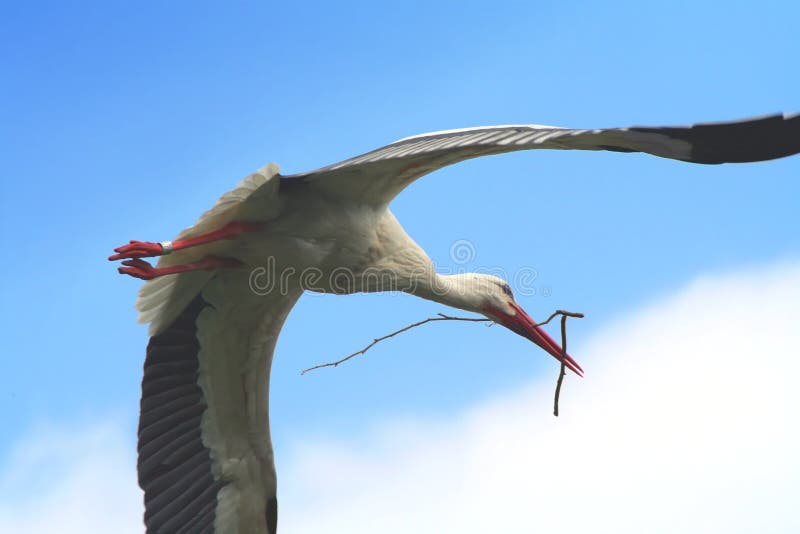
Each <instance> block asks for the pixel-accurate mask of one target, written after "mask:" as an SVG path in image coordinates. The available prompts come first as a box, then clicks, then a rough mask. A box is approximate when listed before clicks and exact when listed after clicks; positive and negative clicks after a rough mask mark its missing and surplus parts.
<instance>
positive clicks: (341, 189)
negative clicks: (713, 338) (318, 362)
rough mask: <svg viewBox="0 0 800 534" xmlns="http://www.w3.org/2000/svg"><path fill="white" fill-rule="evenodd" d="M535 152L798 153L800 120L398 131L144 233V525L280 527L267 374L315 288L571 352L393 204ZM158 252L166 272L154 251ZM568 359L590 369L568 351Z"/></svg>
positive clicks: (128, 253) (266, 530)
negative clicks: (415, 233)
mask: <svg viewBox="0 0 800 534" xmlns="http://www.w3.org/2000/svg"><path fill="white" fill-rule="evenodd" d="M532 148H559V149H588V150H613V151H620V152H633V151H644V152H649V153H652V154H656V155H660V156H663V157H668V158H672V159H681V160H686V161H693V162H698V163H722V162H740V161H757V160H764V159H773V158H776V157H782V156H786V155H790V154H794V153H797V152H800V116H797V115H795V116H792V117H782V116H771V117H766V118H762V119H755V120H750V121H742V122H736V123H719V124H711V125H700V126H695V127H685V128H623V129H606V130H571V129H566V128H556V127H548V126H504V127H487V128H470V129H462V130H450V131H444V132H435V133H433V134H425V135H422V136H414V137H410V138H406V139H402V140H400V141H397V142H395V143H392V144H390V145H387V146H386V147H383V148H381V149H378V150H375V151H373V152H370V153H367V154H364V155H362V156H358V157H356V158H352V159H349V160H345V161H343V162H341V163H337V164H334V165H331V166H329V167H324V168H322V169H319V170H317V171H313V172H309V173H303V174H298V175H293V176H281V175H280V174H279V171H278V167H277V166H276V165H274V164H270V165H267V166H265V167H263V168H262V169H260V170H259V171H257V172H256V173H254V174H252V175H250V176H248V177H246V178H245V179H244V180H243V181H242V182H241V183H240V184H239V186H237V188H236V189H234V190H233V191H231V192H229V193H226V194H225V195H223V197H222V198H220V200H219V201H218V202H217V204H216V205H215V206H214V207H213V208H212V209H211V210H209V211H208V212H207V213H206V214H204V215H203V216H202V217H201V218H200V220H199V221H198V222H197V223H196V224H195V225H194V226H192V227H190V228H188V229H187V230H185V231H184V232H182V233H181V234H180V235H179V236H178V238H177V239H176V241H174V242H165V243H162V244H157V243H141V242H132V243H131V244H130V245H126V246H124V247H119V248H118V249H117V252H118V254H116V255H115V256H112V258H111V259H125V258H128V261H126V262H124V267H122V268H120V272H123V273H126V274H131V275H133V276H137V277H140V278H144V279H147V280H149V281H148V282H147V283H146V284H145V286H144V287H143V288H142V290H141V292H140V297H139V301H138V302H137V308H138V309H139V311H140V312H141V315H140V320H141V321H143V322H149V323H150V333H151V336H152V337H151V339H150V343H149V345H148V351H147V358H146V361H145V372H144V378H143V382H142V406H141V418H140V425H139V465H138V472H139V482H140V485H141V486H142V488H143V489H144V491H145V507H146V512H145V523H146V524H147V529H148V532H159V533H160V532H170V533H171V532H212V533H216V534H220V533H225V534H228V533H230V534H236V533H241V534H250V533H252V534H275V532H276V528H277V527H276V522H277V500H276V499H277V497H276V495H277V489H276V488H277V486H276V475H275V467H274V459H273V453H272V446H271V440H270V433H269V407H268V396H269V395H268V391H269V388H268V386H269V373H270V367H271V362H272V357H273V351H274V348H275V344H276V341H277V338H278V334H279V333H280V330H281V327H282V325H283V323H284V321H285V320H286V317H287V316H288V314H289V312H290V311H291V309H292V307H293V306H294V304H295V302H296V301H297V299H298V298H299V297H300V296H301V294H302V293H303V292H304V291H317V292H325V293H337V294H348V293H355V292H373V291H387V290H396V291H404V292H407V293H411V294H414V295H417V296H420V297H422V298H426V299H430V300H434V301H436V302H440V303H443V304H447V305H449V306H454V307H457V308H461V309H464V310H468V311H472V312H477V313H480V314H483V315H485V316H486V317H488V318H490V319H492V320H494V321H495V322H498V323H500V324H503V325H504V326H506V327H508V328H509V329H511V330H513V331H514V332H516V333H518V334H520V335H523V336H524V337H527V338H528V339H530V340H531V341H533V342H535V343H536V344H537V345H539V346H540V347H542V348H543V349H544V350H545V351H546V352H548V353H549V354H551V355H552V356H554V357H556V358H557V359H561V358H562V354H561V350H560V347H558V345H557V344H556V343H555V342H554V341H553V340H552V339H551V338H550V337H549V336H548V335H547V334H546V333H544V331H542V330H541V329H540V328H539V327H538V326H537V325H536V324H535V322H534V321H533V320H532V319H531V318H530V316H528V315H527V314H526V313H525V312H524V311H523V310H522V308H521V307H520V306H519V305H518V304H517V303H516V302H515V301H514V298H513V296H512V294H511V290H510V288H509V287H508V284H506V283H505V282H504V281H503V280H501V279H499V278H496V277H493V276H488V275H478V274H466V275H464V274H462V275H453V276H443V275H439V274H437V273H436V272H435V269H434V266H433V263H432V262H431V260H430V259H429V257H428V256H427V254H426V253H425V252H424V251H423V250H422V249H421V248H420V247H419V246H418V245H417V244H416V243H415V242H414V240H413V239H412V238H411V237H410V236H409V235H408V234H407V233H406V232H405V230H404V229H403V227H402V225H401V224H400V223H399V222H398V221H397V219H396V218H395V217H394V215H393V214H392V213H391V211H390V210H389V208H388V206H389V203H390V202H391V200H392V199H393V198H394V197H395V196H396V195H397V194H398V193H399V192H400V191H402V190H403V189H404V188H405V187H407V186H408V185H409V184H410V183H411V182H413V181H414V180H415V179H417V178H419V177H420V176H423V175H425V174H428V173H430V172H432V171H433V170H436V169H438V168H441V167H443V166H445V165H449V164H452V163H456V162H458V161H463V160H465V159H469V158H474V157H479V156H483V155H489V154H498V153H501V152H508V151H513V150H526V149H532ZM147 256H161V258H160V260H159V263H158V266H157V267H156V268H153V267H150V265H149V264H147V263H146V262H144V261H143V260H141V259H140V258H142V257H147ZM564 362H565V364H566V365H567V367H569V368H570V369H571V370H572V371H574V372H576V373H578V374H581V373H582V370H581V368H580V366H578V365H577V363H575V361H574V360H572V358H571V357H569V356H568V355H566V357H565V360H564Z"/></svg>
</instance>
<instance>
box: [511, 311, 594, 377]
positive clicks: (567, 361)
mask: <svg viewBox="0 0 800 534" xmlns="http://www.w3.org/2000/svg"><path fill="white" fill-rule="evenodd" d="M511 306H512V307H513V308H514V310H516V312H517V314H516V315H513V316H512V315H506V314H502V315H501V317H502V318H503V319H504V321H503V325H504V326H505V327H506V328H508V329H509V330H513V331H514V332H516V333H517V334H519V335H521V336H522V337H525V338H528V339H530V340H531V341H533V342H534V343H536V344H537V345H539V346H540V347H541V348H543V349H544V350H545V351H546V352H547V353H548V354H550V355H551V356H552V357H553V358H555V359H556V360H558V361H561V347H560V346H559V345H558V343H556V342H555V340H553V338H551V337H550V336H549V335H548V334H547V332H545V331H544V329H542V327H540V326H537V325H536V321H534V320H533V319H532V318H531V316H530V315H528V314H527V313H526V312H525V310H523V309H522V308H521V307H520V306H519V305H518V304H517V303H515V302H512V303H511ZM564 365H566V366H567V367H568V368H569V370H570V371H572V372H573V373H575V374H576V375H578V376H583V369H581V366H580V365H578V362H576V361H575V360H574V359H573V358H572V356H570V355H569V354H566V355H565V356H564Z"/></svg>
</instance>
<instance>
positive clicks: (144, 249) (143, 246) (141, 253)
mask: <svg viewBox="0 0 800 534" xmlns="http://www.w3.org/2000/svg"><path fill="white" fill-rule="evenodd" d="M114 252H116V254H114V255H112V256H109V257H108V259H109V261H116V260H124V259H135V258H152V257H153V256H161V255H162V254H164V246H163V245H162V244H161V243H153V242H151V241H131V242H130V243H128V244H127V245H122V246H121V247H117V248H115V249H114Z"/></svg>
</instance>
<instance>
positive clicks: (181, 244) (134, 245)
mask: <svg viewBox="0 0 800 534" xmlns="http://www.w3.org/2000/svg"><path fill="white" fill-rule="evenodd" d="M263 227H264V225H263V224H261V223H251V222H238V221H235V222H231V223H228V224H226V225H225V226H223V227H222V228H220V229H219V230H214V231H213V232H209V233H207V234H203V235H199V236H197V237H190V238H187V239H176V240H175V241H162V242H161V243H153V242H151V241H131V242H130V243H128V244H127V245H122V246H121V247H117V248H115V249H114V252H116V254H114V255H112V256H109V257H108V259H109V260H110V261H115V260H124V259H135V258H151V257H153V256H164V255H166V254H169V253H170V252H172V251H173V250H181V249H184V248H189V247H196V246H197V245H205V244H207V243H213V242H214V241H219V240H220V239H231V238H234V237H236V236H238V235H239V234H243V233H246V232H257V231H258V230H261V229H262V228H263Z"/></svg>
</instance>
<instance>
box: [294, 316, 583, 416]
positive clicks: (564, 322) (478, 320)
mask: <svg viewBox="0 0 800 534" xmlns="http://www.w3.org/2000/svg"><path fill="white" fill-rule="evenodd" d="M437 315H438V317H428V318H427V319H423V320H422V321H418V322H416V323H413V324H410V325H408V326H405V327H403V328H401V329H400V330H396V331H394V332H392V333H391V334H387V335H385V336H381V337H376V338H375V339H373V340H372V342H371V343H369V344H368V345H367V346H366V347H364V348H363V349H361V350H358V351H356V352H354V353H352V354H350V355H348V356H345V357H344V358H342V359H341V360H336V361H335V362H328V363H321V364H319V365H315V366H314V367H309V368H308V369H304V370H302V371H300V374H301V375H304V374H306V373H307V372H309V371H313V370H314V369H321V368H323V367H338V366H339V364H342V363H344V362H346V361H347V360H350V359H352V358H355V357H356V356H359V355H362V354H364V353H366V352H367V351H368V350H369V349H371V348H372V347H374V346H375V345H377V344H378V343H380V342H381V341H384V340H386V339H389V338H390V337H394V336H396V335H397V334H402V333H403V332H408V331H409V330H411V329H412V328H416V327H418V326H422V325H424V324H427V323H432V322H435V321H469V322H473V323H492V324H494V321H492V320H491V319H483V318H477V317H452V316H450V315H445V314H443V313H439V314H437ZM558 315H560V316H561V371H560V372H559V374H558V381H557V382H556V392H555V397H554V399H553V415H555V416H556V417H558V399H559V397H560V396H561V384H562V383H563V382H564V375H566V374H567V371H566V360H567V317H575V318H577V319H582V318H583V314H582V313H577V312H569V311H565V310H556V311H554V312H553V313H552V314H551V315H550V317H548V318H547V320H545V321H542V322H541V323H538V324H537V325H536V326H544V325H546V324H547V323H549V322H550V321H552V320H553V319H554V318H555V317H556V316H558ZM489 326H491V324H490V325H489Z"/></svg>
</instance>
